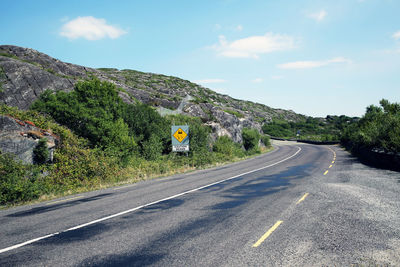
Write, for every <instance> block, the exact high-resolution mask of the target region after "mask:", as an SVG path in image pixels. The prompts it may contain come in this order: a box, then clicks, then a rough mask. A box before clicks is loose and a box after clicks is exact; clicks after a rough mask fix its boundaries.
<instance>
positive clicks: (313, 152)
mask: <svg viewBox="0 0 400 267" xmlns="http://www.w3.org/2000/svg"><path fill="white" fill-rule="evenodd" d="M276 144H277V146H276V149H275V150H274V151H273V152H271V153H268V154H264V155H261V156H258V157H256V158H253V159H250V160H247V161H242V162H238V163H234V164H230V165H225V166H222V167H217V168H213V169H209V170H202V171H196V172H192V173H187V174H183V175H175V176H171V177H166V178H160V179H154V180H151V181H144V182H139V183H136V184H133V185H128V186H121V187H116V188H110V189H107V190H101V191H96V192H90V193H86V194H80V195H75V196H69V197H68V198H64V199H58V200H53V201H50V202H45V203H41V204H35V205H28V206H21V207H17V208H12V209H8V210H2V211H0V266H148V265H153V266H349V265H350V266H351V265H353V266H371V265H372V266H375V265H379V266H381V265H383V266H385V265H388V266H400V173H398V172H392V171H387V170H380V169H375V168H371V167H368V166H365V165H363V164H361V163H359V162H358V161H357V160H356V159H355V158H353V157H351V156H350V154H349V153H347V152H345V151H343V150H342V149H341V148H340V147H338V146H315V145H305V144H297V143H285V142H279V143H276Z"/></svg>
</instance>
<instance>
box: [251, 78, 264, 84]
mask: <svg viewBox="0 0 400 267" xmlns="http://www.w3.org/2000/svg"><path fill="white" fill-rule="evenodd" d="M263 81H264V79H263V78H255V79H254V80H252V81H251V82H253V83H262V82H263Z"/></svg>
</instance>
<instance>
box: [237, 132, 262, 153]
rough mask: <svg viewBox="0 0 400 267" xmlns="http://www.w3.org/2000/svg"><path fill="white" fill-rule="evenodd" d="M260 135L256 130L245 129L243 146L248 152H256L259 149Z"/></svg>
mask: <svg viewBox="0 0 400 267" xmlns="http://www.w3.org/2000/svg"><path fill="white" fill-rule="evenodd" d="M260 137H261V135H260V133H259V132H258V131H257V130H256V129H250V128H243V130H242V138H243V146H244V148H245V149H246V150H247V151H254V150H256V149H257V148H258V143H259V142H260Z"/></svg>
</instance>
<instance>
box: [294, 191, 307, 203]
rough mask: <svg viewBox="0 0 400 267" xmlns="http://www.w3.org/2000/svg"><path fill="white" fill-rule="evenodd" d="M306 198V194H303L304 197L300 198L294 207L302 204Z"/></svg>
mask: <svg viewBox="0 0 400 267" xmlns="http://www.w3.org/2000/svg"><path fill="white" fill-rule="evenodd" d="M307 196H308V193H305V194H304V196H303V197H302V198H300V199H299V200H298V201H297V202H296V205H297V204H299V203H300V202H302V201H303V200H304V199H306V197H307Z"/></svg>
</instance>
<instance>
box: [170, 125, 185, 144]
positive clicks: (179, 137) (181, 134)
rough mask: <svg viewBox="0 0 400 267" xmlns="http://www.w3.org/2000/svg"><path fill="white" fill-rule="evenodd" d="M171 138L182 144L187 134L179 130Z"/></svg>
mask: <svg viewBox="0 0 400 267" xmlns="http://www.w3.org/2000/svg"><path fill="white" fill-rule="evenodd" d="M173 136H174V137H175V138H176V140H178V141H179V143H182V141H183V140H184V139H185V138H186V136H187V133H185V132H184V131H183V130H182V129H181V128H179V129H178V130H177V131H176V132H175V133H174V134H173Z"/></svg>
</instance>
